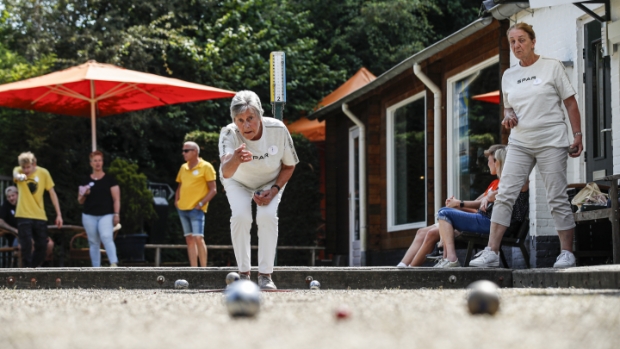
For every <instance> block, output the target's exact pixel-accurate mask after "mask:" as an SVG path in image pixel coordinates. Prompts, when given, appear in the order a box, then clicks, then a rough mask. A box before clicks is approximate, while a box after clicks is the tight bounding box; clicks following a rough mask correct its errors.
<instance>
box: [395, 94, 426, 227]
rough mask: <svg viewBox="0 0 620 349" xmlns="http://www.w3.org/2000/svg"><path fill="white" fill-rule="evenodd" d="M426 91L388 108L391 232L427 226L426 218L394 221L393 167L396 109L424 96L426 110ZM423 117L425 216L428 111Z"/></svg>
mask: <svg viewBox="0 0 620 349" xmlns="http://www.w3.org/2000/svg"><path fill="white" fill-rule="evenodd" d="M425 97H426V91H422V92H420V93H417V94H415V95H413V96H411V97H409V98H407V99H404V100H402V101H400V102H398V103H396V104H394V105H391V106H390V107H388V108H387V110H386V148H387V149H386V155H387V159H386V168H387V188H386V189H387V200H388V201H387V202H388V203H387V231H388V233H389V232H395V231H401V230H407V229H415V228H422V227H425V226H426V225H427V224H426V218H425V219H424V220H423V221H420V222H413V223H407V224H399V225H396V224H395V223H394V220H395V219H394V208H393V205H394V204H393V202H394V201H393V200H394V191H395V190H396V188H394V184H395V181H394V169H393V165H394V164H393V162H394V161H393V157H394V112H395V111H396V109H398V108H400V107H402V106H405V105H407V104H409V103H412V102H415V101H417V100H419V99H421V98H424V110H425V111H426V102H427V101H426V98H425ZM422 117H423V118H424V168H425V169H427V170H425V171H424V182H425V185H424V186H425V188H424V189H425V190H424V202H425V205H424V206H425V207H426V209H425V213H424V217H426V216H427V215H428V205H427V203H428V198H427V196H428V195H427V193H428V179H427V178H428V164H427V156H426V154H427V153H426V150H427V149H426V148H427V145H426V137H427V135H426V133H427V132H426V130H427V125H426V113H424V114H423V115H422Z"/></svg>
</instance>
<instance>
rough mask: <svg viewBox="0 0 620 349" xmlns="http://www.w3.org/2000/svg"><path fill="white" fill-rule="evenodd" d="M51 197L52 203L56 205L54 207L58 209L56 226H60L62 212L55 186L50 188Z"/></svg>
mask: <svg viewBox="0 0 620 349" xmlns="http://www.w3.org/2000/svg"><path fill="white" fill-rule="evenodd" d="M49 193H50V199H52V204H53V205H54V209H55V210H56V226H57V227H58V228H60V227H62V213H61V212H60V204H59V203H58V196H57V195H56V191H55V190H54V188H51V189H50V190H49Z"/></svg>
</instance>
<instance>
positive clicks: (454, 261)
mask: <svg viewBox="0 0 620 349" xmlns="http://www.w3.org/2000/svg"><path fill="white" fill-rule="evenodd" d="M505 160H506V150H505V149H500V150H497V151H496V152H495V167H496V169H497V177H499V178H500V180H501V175H502V167H503V166H504V161H505ZM528 185H529V183H527V182H526V183H525V185H524V186H523V188H521V193H519V196H518V197H517V200H516V201H515V204H514V207H513V212H512V217H511V220H510V224H511V225H512V224H517V223H519V222H522V221H523V220H524V219H525V216H526V214H527V212H528V210H529V194H528ZM496 193H497V191H494V193H493V195H492V196H489V200H488V202H487V203H485V202H483V203H482V205H481V206H480V209H479V210H478V212H476V213H467V212H463V211H459V210H455V209H453V208H442V209H441V210H439V212H438V213H437V220H439V235H440V236H441V239H442V240H443V243H444V259H442V260H441V261H439V263H437V265H436V266H435V267H437V268H458V267H460V266H461V264H460V263H459V261H458V258H457V257H456V250H455V247H454V231H455V229H458V230H459V231H468V232H472V233H481V234H489V233H490V231H491V213H492V211H493V202H494V201H495V194H496Z"/></svg>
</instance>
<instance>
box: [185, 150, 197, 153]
mask: <svg viewBox="0 0 620 349" xmlns="http://www.w3.org/2000/svg"><path fill="white" fill-rule="evenodd" d="M192 150H196V149H183V152H184V153H188V152H190V151H192Z"/></svg>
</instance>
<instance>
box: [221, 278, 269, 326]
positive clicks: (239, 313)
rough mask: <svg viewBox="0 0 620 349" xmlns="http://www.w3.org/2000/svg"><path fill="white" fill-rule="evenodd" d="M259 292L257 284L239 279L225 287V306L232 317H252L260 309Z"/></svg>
mask: <svg viewBox="0 0 620 349" xmlns="http://www.w3.org/2000/svg"><path fill="white" fill-rule="evenodd" d="M260 301H261V293H260V288H259V287H258V285H256V284H255V283H253V282H252V281H249V280H239V281H236V282H233V283H232V284H230V286H229V287H228V288H227V289H226V308H227V309H228V314H230V316H232V317H254V316H256V314H258V312H259V310H260Z"/></svg>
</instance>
